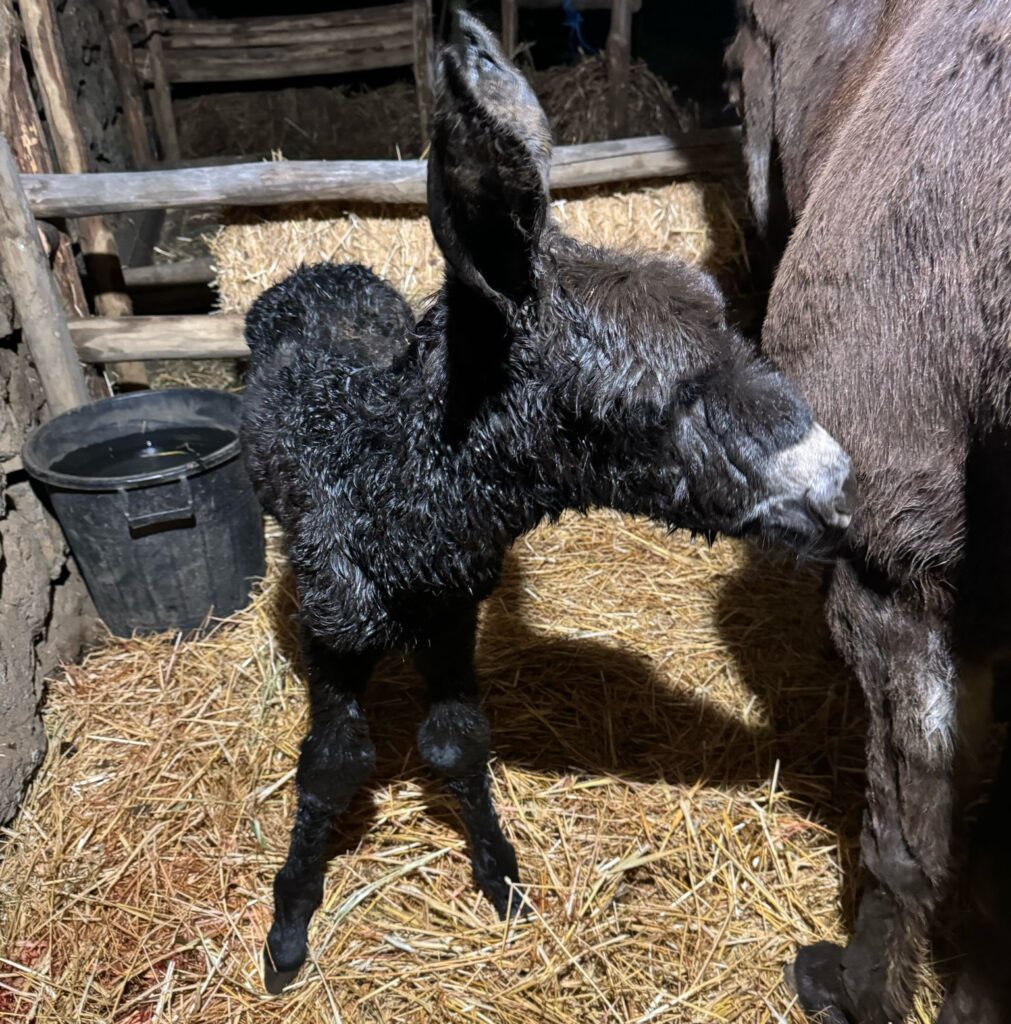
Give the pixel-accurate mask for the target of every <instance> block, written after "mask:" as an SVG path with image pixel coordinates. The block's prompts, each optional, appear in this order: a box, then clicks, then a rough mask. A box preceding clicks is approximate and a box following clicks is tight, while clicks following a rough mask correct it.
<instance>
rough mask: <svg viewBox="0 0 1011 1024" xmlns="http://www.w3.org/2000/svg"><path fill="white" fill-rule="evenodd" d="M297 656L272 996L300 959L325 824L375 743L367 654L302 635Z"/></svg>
mask: <svg viewBox="0 0 1011 1024" xmlns="http://www.w3.org/2000/svg"><path fill="white" fill-rule="evenodd" d="M303 657H304V659H305V662H306V668H307V671H308V676H309V700H310V706H311V721H310V727H309V732H308V734H307V735H306V737H305V739H304V740H303V741H302V750H301V753H300V754H299V758H298V770H297V773H296V776H295V780H296V785H297V787H298V807H297V810H296V812H295V825H294V827H293V828H292V832H291V844H290V846H289V849H288V858H287V860H286V861H285V863H284V866H283V867H282V868H281V870H280V871H279V872H278V873H277V877H276V878H275V879H274V922H273V924H272V925H271V928H270V933H269V934H268V936H267V944H266V946H265V947H264V951H263V953H264V955H263V978H264V984H265V985H266V988H267V991H268V992H271V993H274V994H277V993H278V992H281V991H282V990H283V989H284V988H285V986H286V985H288V984H289V982H291V981H292V980H293V979H294V977H295V975H296V974H297V973H298V970H299V968H300V967H301V966H302V964H303V962H304V961H305V957H306V952H307V946H306V937H307V932H308V928H309V920H310V918H311V917H312V915H313V912H314V911H315V910H316V908H317V907H318V906H319V904H320V902H321V900H322V898H323V870H324V857H325V852H326V844H327V838H328V837H329V834H330V823H331V819H332V818H333V817H334V815H336V814H339V813H340V812H341V811H343V810H344V809H345V808H346V807H347V805H348V803H349V802H350V801H351V797H352V796H353V795H354V793H355V791H356V790H357V789H358V788H359V787H360V786H361V784H362V783H363V782H364V781H365V780H366V778H368V776H369V775H370V774H371V772H372V769H373V767H374V766H375V759H376V755H375V748H374V747H373V746H372V740H371V739H370V737H369V730H368V725H367V724H366V721H365V716H364V714H363V712H362V709H361V707H360V706H359V704H358V695H359V694H360V693H361V691H362V690H363V689H364V688H365V684H366V683H367V682H368V677H369V674H370V673H371V671H372V666H373V664H374V660H375V659H374V658H372V657H367V656H361V655H337V654H335V653H334V652H333V651H330V650H329V649H328V648H326V647H325V646H323V645H322V644H321V643H320V642H319V641H318V640H316V639H315V638H312V637H308V638H307V639H306V641H305V643H304V644H303Z"/></svg>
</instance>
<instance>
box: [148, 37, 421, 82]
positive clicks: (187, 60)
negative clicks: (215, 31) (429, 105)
mask: <svg viewBox="0 0 1011 1024" xmlns="http://www.w3.org/2000/svg"><path fill="white" fill-rule="evenodd" d="M393 43H396V44H397V45H392V44H393ZM358 45H359V48H358V49H343V48H329V47H319V48H313V47H306V46H303V47H278V48H273V49H267V48H264V49H262V50H259V49H247V50H234V51H228V50H165V51H164V63H165V74H166V77H167V79H168V81H170V82H179V83H184V82H189V83H195V82H256V81H270V80H276V79H278V78H306V77H309V76H312V75H338V74H346V73H348V72H351V71H370V70H373V69H376V68H396V67H402V66H404V65H406V64H413V63H414V40H413V37H412V35H411V32H410V31H407V32H406V33H404V34H403V35H402V36H398V37H397V38H396V39H394V40H391V45H390V46H379V47H368V46H366V45H365V41H364V40H362V41H361V43H360V44H358ZM151 67H152V68H153V67H154V65H151Z"/></svg>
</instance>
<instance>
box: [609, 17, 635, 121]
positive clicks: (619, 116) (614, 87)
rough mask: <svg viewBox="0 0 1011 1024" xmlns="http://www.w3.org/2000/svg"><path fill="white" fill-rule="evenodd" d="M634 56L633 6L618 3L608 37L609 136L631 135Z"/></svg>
mask: <svg viewBox="0 0 1011 1024" xmlns="http://www.w3.org/2000/svg"><path fill="white" fill-rule="evenodd" d="M631 55H632V3H631V0H614V3H613V4H612V7H611V28H610V30H609V32H608V35H607V110H608V117H609V120H610V124H609V126H608V127H609V131H608V135H609V136H610V137H611V138H612V139H620V138H622V137H624V136H625V135H627V134H628V80H629V69H630V67H631Z"/></svg>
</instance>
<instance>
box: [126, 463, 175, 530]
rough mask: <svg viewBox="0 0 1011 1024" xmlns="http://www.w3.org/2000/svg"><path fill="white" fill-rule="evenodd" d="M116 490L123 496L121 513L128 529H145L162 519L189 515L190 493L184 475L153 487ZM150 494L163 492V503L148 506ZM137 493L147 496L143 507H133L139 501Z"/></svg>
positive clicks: (161, 494) (160, 522)
mask: <svg viewBox="0 0 1011 1024" xmlns="http://www.w3.org/2000/svg"><path fill="white" fill-rule="evenodd" d="M120 494H121V495H122V496H123V503H124V506H125V509H124V515H125V516H126V521H127V523H129V525H130V532H131V533H136V532H138V531H143V530H148V529H150V528H151V527H153V526H161V525H163V524H165V523H179V522H185V521H187V520H190V521H192V519H193V495H192V494H191V493H190V482H189V480H188V479H187V478H186V477H181V478H180V479H179V480H173V481H172V482H171V483H170V484H162V485H160V486H158V487H155V488H143V489H140V490H135V491H134V490H130V491H120ZM153 494H158V495H160V496H163V497H164V498H165V503H164V504H162V505H161V506H160V507H158V508H151V507H150V498H151V496H152V495H153ZM140 495H145V496H146V497H147V498H148V500H147V501H145V502H144V507H143V508H137V505H139V504H140V497H139V496H140ZM135 496H136V497H135Z"/></svg>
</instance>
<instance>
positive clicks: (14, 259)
mask: <svg viewBox="0 0 1011 1024" xmlns="http://www.w3.org/2000/svg"><path fill="white" fill-rule="evenodd" d="M0 268H2V270H3V276H4V280H5V281H6V282H7V287H8V288H9V289H10V292H11V296H12V298H13V299H14V306H15V308H16V309H17V311H18V317H19V318H20V320H21V335H22V337H23V338H24V340H25V343H26V344H27V345H28V350H29V352H31V356H32V362H34V363H35V369H36V370H37V371H38V374H39V378H40V380H41V381H42V389H43V391H44V392H45V396H46V403H47V405H48V406H49V412H50V415H53V416H56V415H58V414H59V413H61V412H66V411H67V410H68V409H76V408H77V406H79V405H84V404H85V403H87V401H88V388H87V385H86V383H85V380H84V373H83V371H82V370H81V364H80V363H79V362H78V360H77V352H76V350H75V349H74V343H73V341H72V340H71V338H70V329H69V328H68V326H67V318H66V316H65V315H64V312H63V307H62V306H61V305H60V298H59V295H58V294H57V291H56V285H55V284H54V282H53V277H52V275H51V274H50V272H49V263H48V261H47V260H46V255H45V253H44V252H43V251H42V244H41V242H40V241H39V234H38V231H37V230H36V228H35V218H34V217H33V216H32V214H31V211H30V210H29V209H28V199H27V197H26V196H25V194H24V191H23V190H22V188H21V174H20V171H19V170H18V165H17V164H16V163H15V162H14V154H13V153H12V152H11V149H10V146H8V145H7V140H6V139H4V138H2V137H0Z"/></svg>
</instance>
